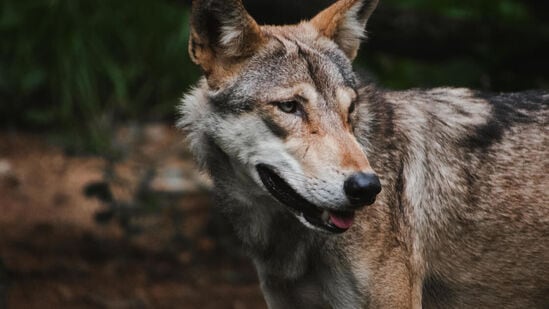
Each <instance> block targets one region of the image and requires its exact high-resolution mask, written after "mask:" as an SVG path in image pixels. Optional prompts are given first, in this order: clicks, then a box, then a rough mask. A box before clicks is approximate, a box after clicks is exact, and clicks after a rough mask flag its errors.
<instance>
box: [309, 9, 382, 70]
mask: <svg viewBox="0 0 549 309" xmlns="http://www.w3.org/2000/svg"><path fill="white" fill-rule="evenodd" d="M377 3H378V0H339V1H337V2H336V3H334V4H332V5H331V6H330V7H328V8H327V9H325V10H324V11H322V12H320V13H318V15H316V16H315V17H314V18H313V19H312V20H311V21H310V23H311V24H312V25H313V26H314V27H315V28H316V29H317V30H318V32H319V33H320V34H322V35H324V36H326V37H328V38H330V39H332V40H333V41H334V42H336V43H337V45H339V47H340V48H341V49H342V50H343V52H345V54H346V55H347V57H349V59H351V60H353V59H354V58H355V57H356V54H357V52H358V48H359V47H360V42H361V40H362V39H363V38H364V37H365V36H366V29H365V28H366V22H367V21H368V18H370V15H372V12H373V11H374V10H375V8H376V6H377Z"/></svg>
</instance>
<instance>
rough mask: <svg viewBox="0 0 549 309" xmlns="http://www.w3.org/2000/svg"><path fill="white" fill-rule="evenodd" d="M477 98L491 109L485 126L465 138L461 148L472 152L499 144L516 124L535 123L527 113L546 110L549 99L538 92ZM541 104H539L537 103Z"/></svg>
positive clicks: (482, 95) (481, 95) (480, 96)
mask: <svg viewBox="0 0 549 309" xmlns="http://www.w3.org/2000/svg"><path fill="white" fill-rule="evenodd" d="M477 97H479V98H482V99H485V100H486V101H488V102H489V103H490V104H491V106H492V109H493V112H492V115H491V117H490V118H489V119H488V121H487V122H486V124H484V125H481V126H478V127H477V128H476V129H475V132H474V133H473V134H472V135H470V136H469V137H468V138H466V139H465V140H464V141H463V142H462V144H463V146H465V147H467V148H470V149H472V150H480V151H485V150H486V149H487V148H489V147H490V146H492V145H493V144H495V143H497V142H499V141H500V140H501V139H502V138H503V135H504V134H505V132H506V131H507V130H509V129H510V128H511V127H513V126H515V125H517V124H527V123H532V122H535V121H536V119H534V118H533V117H532V116H530V115H528V114H529V112H535V111H537V110H540V109H542V108H547V107H548V105H549V99H544V97H543V93H542V92H540V91H530V92H525V93H520V94H519V93H516V94H511V95H506V96H498V95H496V96H494V95H486V94H480V93H478V94H477ZM540 102H541V103H542V104H539V103H540Z"/></svg>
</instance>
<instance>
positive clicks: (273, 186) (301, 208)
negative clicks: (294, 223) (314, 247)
mask: <svg viewBox="0 0 549 309" xmlns="http://www.w3.org/2000/svg"><path fill="white" fill-rule="evenodd" d="M256 168H257V172H258V174H259V177H260V178H261V181H262V182H263V185H265V187H266V188H267V190H269V192H270V193H271V195H273V196H274V197H275V198H276V199H277V200H278V201H279V202H281V203H282V204H284V205H286V206H288V207H289V208H290V209H291V210H292V211H293V212H296V213H297V214H301V215H302V216H303V218H304V219H305V220H306V221H307V222H308V223H309V224H311V225H313V226H315V227H318V228H321V229H323V230H326V231H329V232H332V233H343V232H345V231H346V230H348V229H349V228H350V227H351V225H352V224H353V221H354V217H355V213H354V211H335V210H328V209H322V208H320V207H318V206H316V205H314V204H312V203H311V202H309V201H308V200H306V199H305V198H304V197H303V196H301V195H300V194H299V193H297V192H296V191H295V190H294V189H293V188H292V187H291V186H290V185H289V184H288V183H287V182H286V181H284V179H282V177H280V176H279V175H278V174H277V173H276V172H274V171H273V170H272V169H271V168H270V167H268V166H267V165H265V164H258V165H257V166H256Z"/></svg>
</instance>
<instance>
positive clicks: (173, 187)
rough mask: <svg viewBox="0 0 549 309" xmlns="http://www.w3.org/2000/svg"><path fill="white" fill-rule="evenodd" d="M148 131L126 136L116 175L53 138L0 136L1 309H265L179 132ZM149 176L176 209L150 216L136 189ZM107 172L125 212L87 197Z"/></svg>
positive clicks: (162, 206) (161, 206) (153, 189)
mask: <svg viewBox="0 0 549 309" xmlns="http://www.w3.org/2000/svg"><path fill="white" fill-rule="evenodd" d="M133 131H135V130H133ZM138 131H139V132H140V134H138V135H139V136H140V137H139V138H135V136H136V134H134V133H135V132H134V133H132V130H130V129H128V128H126V129H122V130H119V132H117V135H118V137H117V138H118V141H117V142H116V143H115V144H116V145H118V146H120V147H121V148H120V149H122V151H123V152H124V153H125V155H124V156H123V159H122V160H118V161H116V162H114V163H112V162H111V163H112V164H111V167H110V168H111V169H112V170H108V166H109V164H108V162H107V160H106V159H105V158H102V157H95V156H69V155H67V154H65V153H64V152H63V150H62V149H61V148H60V147H56V146H53V145H52V144H51V143H48V141H47V138H45V137H44V136H40V135H37V134H28V133H20V132H0V298H4V299H0V308H2V307H7V308H25V309H26V308H41V309H42V308H235V309H240V308H242V309H244V308H254V309H255V308H265V303H264V301H263V297H262V296H261V293H260V290H259V287H258V282H257V276H256V273H255V270H254V268H253V266H252V265H251V263H250V261H249V260H248V259H247V258H245V257H244V256H242V254H240V253H239V252H238V251H236V250H234V249H231V248H232V246H233V242H232V240H231V238H230V237H226V236H225V235H224V233H225V232H224V231H225V230H226V226H224V225H223V224H222V225H221V227H219V224H218V223H216V220H213V219H212V216H211V213H212V212H211V209H210V205H211V199H210V198H209V196H208V195H209V190H208V187H209V183H208V180H207V179H206V178H205V177H204V176H201V175H200V174H199V173H198V172H197V170H196V167H195V166H194V164H193V163H192V160H191V159H190V155H189V154H188V151H187V150H186V146H185V144H184V143H183V142H182V140H183V138H182V136H181V134H180V133H178V132H176V131H175V130H174V129H172V128H170V127H167V126H164V125H149V126H147V127H146V128H144V129H143V130H138ZM151 167H152V168H151ZM151 170H152V171H154V173H152V174H150V173H149V176H151V175H152V176H151V179H149V180H150V181H145V182H146V187H147V188H148V189H147V190H148V192H149V193H151V194H152V193H155V194H157V193H158V194H160V193H161V194H160V195H158V196H164V197H165V196H168V197H169V198H168V199H167V200H168V201H169V202H166V199H164V200H161V201H162V202H157V203H155V204H154V205H155V206H154V207H149V208H150V209H149V208H147V207H146V206H143V205H146V203H143V202H141V201H140V200H139V199H145V200H147V198H145V197H143V196H144V195H139V194H137V193H136V192H138V191H139V190H141V191H143V190H142V187H143V186H142V185H141V187H140V182H141V184H142V183H143V179H144V177H146V176H143V175H145V174H147V171H151ZM106 171H107V172H109V171H110V174H109V173H106ZM113 171H114V172H113ZM113 173H114V174H115V175H116V177H112V174H113ZM105 175H110V176H109V177H110V178H108V179H110V180H109V186H110V189H111V190H112V192H113V195H114V199H115V200H116V205H117V206H113V205H114V204H113V203H111V204H108V203H104V202H101V201H100V200H99V199H97V198H93V197H92V198H90V197H87V196H85V194H84V192H85V191H86V188H87V187H89V185H90V184H93V183H98V182H99V183H100V182H102V181H104V180H105V179H106V178H105ZM136 188H141V189H136ZM162 194H163V195H162ZM136 196H137V197H136ZM132 207H134V208H135V209H133V210H132ZM111 208H113V209H114V210H113V209H111ZM128 213H129V214H130V215H127V214H128ZM124 214H126V215H124ZM2 263H3V265H2ZM2 294H4V295H2Z"/></svg>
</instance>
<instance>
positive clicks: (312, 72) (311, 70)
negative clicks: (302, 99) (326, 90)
mask: <svg viewBox="0 0 549 309" xmlns="http://www.w3.org/2000/svg"><path fill="white" fill-rule="evenodd" d="M296 45H297V50H298V54H299V56H300V57H301V59H303V60H304V61H305V63H306V64H307V70H308V72H309V76H310V77H311V79H312V80H313V83H314V84H315V88H316V89H322V84H321V83H320V81H319V80H318V76H317V72H316V68H314V67H313V64H312V63H311V61H310V59H309V56H308V53H306V52H305V51H304V50H303V48H301V46H300V45H299V44H298V43H296Z"/></svg>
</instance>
